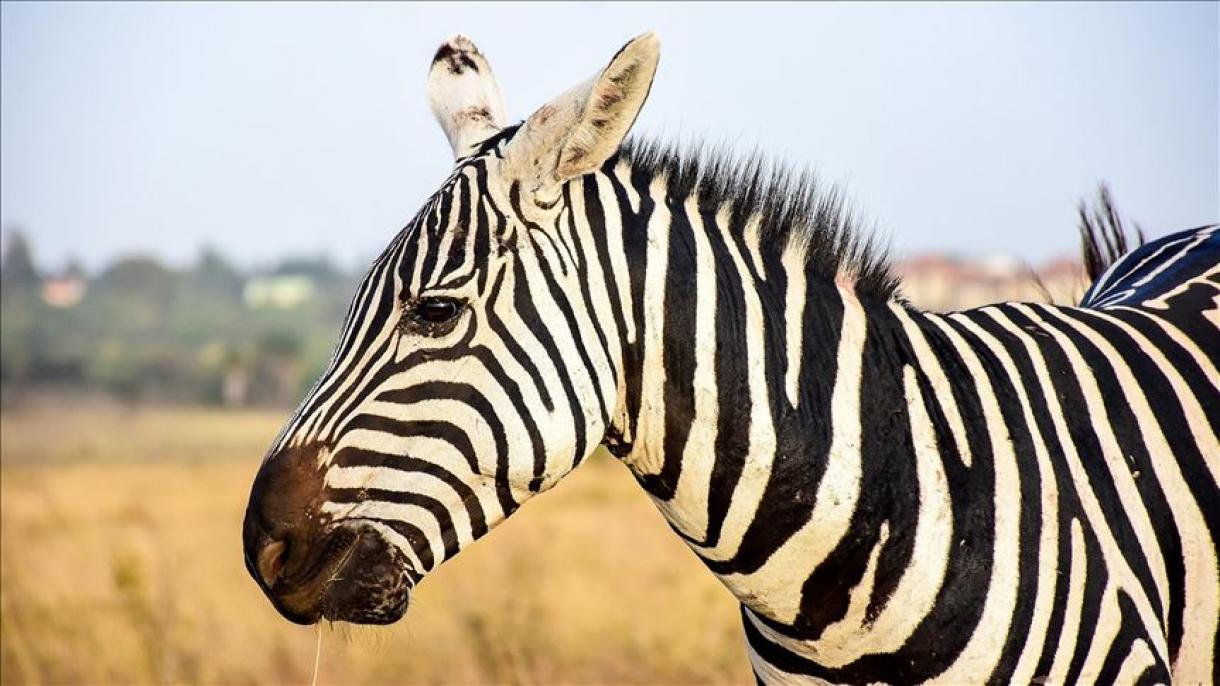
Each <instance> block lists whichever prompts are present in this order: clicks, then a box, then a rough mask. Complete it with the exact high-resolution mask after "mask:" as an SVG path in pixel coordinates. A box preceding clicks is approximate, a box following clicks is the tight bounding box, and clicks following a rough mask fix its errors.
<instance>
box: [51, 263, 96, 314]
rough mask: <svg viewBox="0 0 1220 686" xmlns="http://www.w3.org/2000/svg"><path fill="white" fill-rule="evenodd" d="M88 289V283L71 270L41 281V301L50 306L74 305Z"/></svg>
mask: <svg viewBox="0 0 1220 686" xmlns="http://www.w3.org/2000/svg"><path fill="white" fill-rule="evenodd" d="M88 291H89V283H88V282H87V281H85V279H84V277H83V276H81V275H80V274H77V273H75V272H72V271H69V272H68V273H65V274H62V275H59V276H51V277H47V278H46V279H43V281H42V301H43V302H45V303H46V304H48V305H50V306H51V307H64V308H67V307H76V305H77V304H79V303H80V301H81V300H83V299H84V297H85V293H87V292H88Z"/></svg>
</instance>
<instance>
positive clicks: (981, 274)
mask: <svg viewBox="0 0 1220 686" xmlns="http://www.w3.org/2000/svg"><path fill="white" fill-rule="evenodd" d="M894 272H895V273H896V274H897V275H898V276H899V277H900V278H901V279H902V288H901V291H902V294H903V296H905V297H906V298H907V299H908V300H910V301H911V302H912V303H913V304H915V305H916V306H918V307H922V308H925V309H929V310H937V311H954V310H963V309H967V308H971V307H978V306H980V305H987V304H990V303H995V302H1006V301H1032V302H1044V303H1045V302H1051V303H1055V304H1058V305H1072V304H1075V303H1076V302H1077V301H1078V300H1079V299H1080V296H1081V295H1083V294H1084V290H1085V287H1086V285H1087V284H1086V283H1085V275H1084V268H1083V267H1082V266H1081V264H1080V263H1079V262H1078V261H1076V260H1073V259H1069V258H1062V259H1057V260H1053V261H1051V262H1048V263H1047V264H1045V265H1043V266H1042V267H1041V268H1040V269H1033V268H1032V267H1030V266H1028V265H1026V264H1024V263H1022V262H1020V261H1019V260H1016V259H1013V258H1011V257H1007V256H989V257H985V258H980V259H959V258H953V257H947V256H944V255H920V256H916V257H912V258H910V259H906V260H901V261H899V262H898V263H896V264H895V265H894Z"/></svg>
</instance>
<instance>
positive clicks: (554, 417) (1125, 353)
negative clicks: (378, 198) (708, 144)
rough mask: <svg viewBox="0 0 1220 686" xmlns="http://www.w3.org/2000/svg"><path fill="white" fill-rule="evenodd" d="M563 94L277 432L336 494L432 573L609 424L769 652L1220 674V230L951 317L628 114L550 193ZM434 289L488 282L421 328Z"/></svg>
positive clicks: (435, 202)
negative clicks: (664, 143) (905, 296)
mask: <svg viewBox="0 0 1220 686" xmlns="http://www.w3.org/2000/svg"><path fill="white" fill-rule="evenodd" d="M654 40H655V39H654ZM630 46H631V44H629V46H628V47H629V48H630ZM624 50H628V48H625V49H624ZM622 54H623V53H620V55H622ZM627 54H628V56H630V54H631V53H630V52H628V53H627ZM438 59H440V57H439V55H438ZM618 60H620V58H619V57H616V62H612V64H611V67H608V68H607V69H608V72H609V71H610V70H612V69H613V68H614V65H615V64H616V63H617V61H618ZM653 67H655V62H654V63H653ZM648 80H649V82H650V80H651V74H650V73H649V74H648ZM594 83H595V85H594V86H592V87H593V88H597V87H600V84H601V83H602V82H600V81H596V80H595V82H594ZM615 83H616V84H617V83H618V82H617V81H615ZM647 85H648V84H647V83H645V84H644V87H645V89H646V87H647ZM595 92H596V91H595ZM590 102H593V101H592V100H590ZM612 104H613V103H612ZM640 104H642V99H641V100H640ZM589 107H593V105H589ZM545 109H546V108H544V110H545ZM555 111H558V112H562V111H563V109H562V107H556V108H555ZM540 112H543V110H540ZM547 115H548V117H549V116H556V117H558V116H560V115H555V114H554V112H547ZM587 116H588V115H587V112H586V118H587ZM632 118H634V115H632ZM543 119H545V118H543V117H540V116H539V115H538V114H536V115H535V117H532V118H531V120H530V121H528V122H527V123H526V124H525V125H523V127H522V128H520V129H518V128H509V129H505V130H503V131H501V132H499V133H497V134H495V135H493V136H492V137H490V138H488V139H486V140H484V141H483V142H482V143H480V144H478V145H477V146H476V147H471V148H470V149H469V150H466V152H467V153H468V154H466V155H464V156H462V157H460V158H459V159H458V163H457V166H456V168H455V171H454V172H453V174H452V175H451V177H450V178H449V179H448V180H447V181H446V183H445V184H444V185H443V186H442V188H441V189H440V190H439V191H438V192H437V193H436V194H435V195H434V196H433V197H432V198H431V199H430V200H429V201H428V203H427V204H426V205H425V207H424V208H423V210H421V212H420V213H419V215H418V216H417V218H416V219H415V220H414V221H413V222H412V223H411V224H410V225H409V226H408V227H407V228H406V229H404V231H403V232H402V233H401V234H400V235H399V236H398V238H397V239H395V241H394V242H393V243H392V244H391V246H390V247H389V248H388V249H387V250H386V252H385V253H384V254H383V255H382V256H381V257H380V258H379V259H378V260H377V262H376V263H375V264H374V265H373V268H372V270H371V271H370V273H369V275H368V277H366V279H365V281H364V282H363V283H362V284H361V286H360V290H359V291H358V293H357V296H356V298H355V300H354V301H353V304H352V307H351V311H350V314H349V317H348V320H347V323H346V324H345V327H344V330H343V334H342V337H341V339H340V342H339V344H338V346H337V348H336V352H335V355H334V358H333V359H332V361H331V363H330V365H329V367H328V368H327V370H326V373H325V374H324V375H323V377H322V379H321V380H320V381H319V382H318V384H317V385H316V386H315V388H314V389H313V390H312V391H311V392H310V394H309V395H308V396H307V397H306V399H305V400H304V402H303V403H302V405H301V407H300V409H299V410H298V411H297V413H296V415H295V416H294V417H293V419H292V421H291V422H290V423H289V425H288V426H287V427H286V428H285V430H284V432H283V434H282V435H281V437H280V439H279V442H278V444H277V446H276V447H275V448H274V449H273V451H272V452H273V454H276V453H282V452H286V451H289V450H291V449H294V448H301V447H303V446H323V448H321V449H319V450H318V451H316V454H317V455H318V458H317V459H318V460H319V463H320V464H322V465H323V467H324V469H325V484H326V486H327V492H326V502H325V503H324V504H323V505H322V506H321V509H322V512H323V513H325V516H327V517H329V518H330V519H331V520H333V521H342V520H359V521H362V522H368V523H371V524H372V525H374V526H376V527H378V530H379V531H382V532H383V535H384V536H385V537H386V540H387V541H389V542H390V543H391V544H393V545H395V546H396V547H398V548H399V549H401V550H402V552H403V553H404V554H405V555H406V557H407V558H408V559H409V560H410V563H411V565H412V566H413V570H412V578H413V580H415V581H418V579H419V578H420V577H422V576H423V575H424V574H426V573H427V572H428V571H430V570H431V569H432V568H434V567H435V566H436V565H437V564H439V563H440V562H442V561H443V560H445V559H447V558H448V557H451V556H452V555H454V554H456V553H457V552H458V551H459V550H460V549H461V548H462V547H463V546H464V545H465V544H467V543H468V542H470V541H471V540H473V539H475V538H478V537H479V536H481V535H483V534H484V533H486V531H487V530H488V529H490V528H491V527H492V526H494V525H495V524H496V523H497V522H499V521H501V520H502V519H503V518H504V517H506V516H508V515H509V514H511V513H512V512H513V511H514V510H515V509H516V508H517V507H518V506H519V505H520V504H521V503H522V502H523V501H524V500H525V499H526V498H528V497H530V496H532V495H533V494H535V493H538V492H540V491H543V490H546V489H547V488H549V487H551V486H552V485H554V484H555V483H556V482H557V481H558V480H559V479H560V478H561V477H562V476H563V475H565V474H566V473H567V472H569V471H570V470H571V469H573V468H574V467H576V466H577V465H579V464H580V462H581V460H583V459H584V458H585V457H586V456H588V455H589V454H590V453H591V452H592V451H593V449H594V448H596V447H597V445H598V444H604V445H606V446H608V447H609V448H610V450H611V451H612V452H613V453H614V454H615V455H616V456H618V457H620V458H621V459H622V461H623V462H624V464H626V465H627V467H629V468H630V469H631V471H632V472H633V474H634V475H635V476H636V478H637V479H638V481H639V482H640V483H641V485H642V486H643V487H644V488H645V489H646V490H647V491H648V493H649V494H650V495H651V496H652V497H653V499H654V500H655V501H656V503H657V505H658V507H659V508H660V510H661V512H662V513H663V514H664V516H665V517H666V518H667V519H668V521H669V523H670V524H671V526H672V527H673V529H674V530H675V531H676V532H677V533H678V535H680V536H682V537H683V538H684V539H685V540H686V541H687V542H688V544H689V545H690V547H691V548H692V550H693V551H694V552H695V553H696V554H697V555H699V556H700V557H701V558H702V559H703V560H704V561H705V563H706V564H707V566H708V567H709V568H710V569H711V571H712V572H714V573H715V574H717V575H718V576H719V577H720V579H721V580H722V581H723V582H724V584H725V585H726V586H727V587H728V588H729V589H730V590H731V591H732V592H733V593H734V594H735V595H736V596H737V598H738V599H739V600H740V601H741V603H742V614H743V623H744V628H745V633H746V638H747V640H748V643H749V653H750V658H751V660H752V664H753V667H754V670H755V673H756V674H757V675H758V677H759V679H760V680H762V681H766V682H769V683H771V682H774V683H783V682H788V681H800V680H802V679H810V680H816V679H822V680H826V681H831V682H843V683H873V682H900V683H906V682H917V681H925V680H935V681H941V682H945V683H965V682H979V681H995V682H1020V683H1027V682H1030V681H1034V680H1039V681H1044V682H1051V683H1061V682H1076V681H1086V680H1087V681H1103V682H1110V681H1121V682H1132V683H1134V682H1140V683H1143V682H1149V683H1152V682H1165V683H1167V682H1169V681H1170V680H1171V679H1172V680H1174V681H1179V682H1182V683H1202V682H1210V681H1214V680H1218V679H1220V672H1218V671H1217V660H1216V650H1217V647H1216V646H1217V630H1218V625H1220V571H1218V567H1217V544H1216V542H1217V540H1220V539H1218V537H1220V485H1218V484H1220V443H1218V441H1217V433H1218V432H1220V375H1218V373H1217V367H1218V366H1220V266H1218V264H1220V258H1218V255H1220V235H1217V233H1216V227H1210V228H1203V229H1197V230H1194V231H1189V232H1184V233H1181V234H1176V235H1174V236H1169V237H1166V238H1164V239H1162V240H1160V241H1157V242H1155V243H1152V244H1149V245H1147V246H1144V247H1142V248H1140V249H1139V250H1137V251H1136V252H1134V253H1132V254H1130V255H1128V256H1126V257H1124V258H1122V259H1120V260H1118V261H1116V262H1115V263H1114V265H1113V266H1112V267H1111V268H1110V269H1109V271H1107V272H1106V273H1105V274H1104V275H1103V276H1102V277H1101V278H1099V279H1098V280H1097V282H1096V283H1095V284H1094V285H1093V287H1092V288H1091V289H1090V291H1089V293H1088V295H1087V296H1086V298H1085V300H1084V302H1083V305H1084V306H1083V307H1076V308H1073V307H1057V306H1051V305H1042V304H1030V303H1006V304H998V305H992V306H988V307H984V308H980V309H977V310H970V311H965V312H959V313H954V314H933V313H927V312H921V311H918V310H916V309H914V308H912V307H910V306H908V305H906V304H904V303H903V302H902V301H901V300H900V299H899V298H898V295H897V291H896V288H895V283H894V281H893V279H892V278H891V277H890V276H889V274H888V272H887V271H886V269H885V266H884V260H883V257H882V256H881V255H880V253H879V252H877V251H876V250H874V249H872V248H870V247H869V245H868V243H867V240H866V239H862V238H860V237H859V236H860V234H859V232H858V231H857V230H856V229H854V228H853V226H852V224H851V222H850V218H849V217H847V216H846V214H845V213H844V212H843V211H842V210H841V208H840V206H839V203H838V201H837V200H836V198H835V196H834V195H833V194H828V193H822V192H820V191H818V190H817V189H815V188H814V187H813V185H812V184H811V182H809V181H808V180H807V179H802V178H796V177H791V176H785V175H783V174H768V173H767V172H766V170H765V169H764V168H763V166H762V165H761V164H760V163H758V162H752V163H745V164H744V165H742V166H740V167H734V166H733V165H732V163H731V162H729V161H726V160H725V159H722V158H720V157H707V156H699V155H683V154H680V153H677V152H674V151H672V150H666V149H663V148H659V147H655V146H653V147H650V146H641V145H638V144H630V143H629V144H627V145H626V146H624V147H623V148H622V149H621V150H620V151H619V152H618V153H616V154H614V155H613V156H610V157H608V159H606V160H605V161H604V162H603V163H600V165H599V166H597V167H596V168H594V169H592V170H591V171H588V172H586V173H582V174H578V175H576V176H574V177H573V178H571V179H568V180H566V181H562V182H561V183H560V184H559V185H558V186H557V188H558V190H557V192H555V193H552V194H550V195H548V194H547V193H545V192H542V191H537V192H536V191H535V189H534V187H532V186H531V183H530V180H531V179H533V178H534V177H532V176H530V175H529V174H533V173H534V172H535V171H536V170H534V168H533V167H528V173H525V172H522V171H521V170H522V169H523V168H526V167H523V166H522V163H521V162H520V161H519V160H517V159H516V158H515V156H517V155H519V154H520V153H519V152H518V150H519V149H520V148H519V147H518V148H515V147H514V146H525V145H527V144H528V145H530V146H537V145H548V144H549V143H547V142H546V141H548V140H550V139H548V138H546V137H544V136H541V135H540V134H539V133H538V130H539V128H538V127H539V126H540V122H542V120H543ZM582 121H583V120H582ZM447 131H448V129H447ZM624 132H625V129H624ZM458 133H459V134H461V132H460V131H459V132H458ZM455 135H457V134H451V139H454V137H455ZM462 140H463V141H466V138H462ZM539 140H541V141H543V142H542V143H538V142H537V141H539ZM558 140H560V141H561V142H562V141H563V140H565V139H563V138H562V137H560V138H559V139H558ZM522 141H524V142H522ZM465 144H467V145H471V144H470V143H469V142H468V141H467V142H466V143H465ZM564 145H567V143H564ZM455 147H457V144H456V143H455ZM590 147H591V149H596V144H595V143H594V144H590ZM614 147H615V148H617V147H618V146H617V141H615V146H614ZM563 149H564V150H567V148H563ZM579 152H580V151H578V153H579ZM563 154H567V153H566V152H565V153H563ZM607 154H609V153H607ZM581 157H582V155H581V154H576V155H575V158H581ZM562 159H563V156H562V155H561V161H562ZM540 178H541V177H540ZM538 187H540V188H545V185H543V186H538ZM431 297H450V298H454V299H457V300H460V301H461V302H462V303H463V304H464V306H463V309H462V310H461V313H460V314H459V315H458V316H457V318H456V320H455V321H454V322H452V323H451V324H449V325H446V326H447V327H448V328H446V329H444V330H443V331H438V330H432V329H429V330H427V331H426V332H425V333H420V330H417V329H412V328H411V326H412V325H411V324H410V321H409V317H411V316H412V315H411V312H412V307H413V304H414V303H416V302H418V301H420V300H421V299H424V298H431ZM311 454H315V453H311Z"/></svg>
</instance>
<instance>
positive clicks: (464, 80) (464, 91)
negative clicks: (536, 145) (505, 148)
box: [428, 33, 504, 157]
mask: <svg viewBox="0 0 1220 686" xmlns="http://www.w3.org/2000/svg"><path fill="white" fill-rule="evenodd" d="M428 102H429V103H430V104H431V105H432V114H434V115H436V120H437V121H438V122H440V124H441V128H442V129H444V130H445V136H446V137H448V138H449V144H450V145H452V146H453V156H454V157H464V156H466V155H469V154H470V153H472V152H474V150H475V149H476V148H477V146H478V144H479V143H480V142H482V141H483V140H484V139H487V138H489V137H491V136H493V135H495V134H496V133H497V132H498V131H499V130H500V129H502V128H503V127H504V97H503V96H501V95H500V86H499V85H498V84H497V83H496V77H495V76H494V75H492V73H491V65H490V64H488V63H487V59H486V58H485V57H483V53H481V52H479V49H478V48H477V47H475V44H474V42H473V41H471V40H470V39H469V38H467V37H466V36H463V35H462V34H460V33H459V34H456V35H454V36H453V37H451V38H449V40H447V41H445V42H444V43H441V47H440V49H438V50H437V51H436V57H433V58H432V68H431V69H430V70H428Z"/></svg>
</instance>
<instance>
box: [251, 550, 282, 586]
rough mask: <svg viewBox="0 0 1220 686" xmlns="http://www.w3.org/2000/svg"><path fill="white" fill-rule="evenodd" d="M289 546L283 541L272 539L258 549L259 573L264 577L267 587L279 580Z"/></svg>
mask: <svg viewBox="0 0 1220 686" xmlns="http://www.w3.org/2000/svg"><path fill="white" fill-rule="evenodd" d="M287 547H288V546H286V545H285V544H284V542H283V541H271V542H270V543H268V544H267V545H265V546H263V549H262V550H260V551H258V573H259V574H260V575H261V576H262V577H263V583H265V584H266V585H267V588H271V587H272V586H274V585H275V582H276V581H279V578H280V572H282V571H283V570H284V551H285V550H286V549H287Z"/></svg>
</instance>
